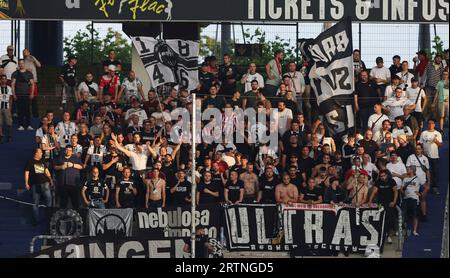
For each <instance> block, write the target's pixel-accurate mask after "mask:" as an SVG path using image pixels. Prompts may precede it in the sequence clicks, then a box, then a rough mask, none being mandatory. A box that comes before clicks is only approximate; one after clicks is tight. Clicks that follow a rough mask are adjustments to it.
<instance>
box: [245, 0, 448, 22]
mask: <svg viewBox="0 0 450 278" xmlns="http://www.w3.org/2000/svg"><path fill="white" fill-rule="evenodd" d="M247 1H248V14H247V17H248V19H255V20H264V19H271V20H327V19H328V18H331V19H333V20H336V21H338V20H342V19H343V18H344V17H345V16H346V15H349V14H346V13H345V11H346V9H349V7H350V9H351V8H354V11H353V12H352V11H350V14H352V15H354V19H355V20H357V21H359V20H360V21H365V20H368V19H370V16H371V13H373V14H376V15H377V16H378V14H380V13H381V17H382V20H386V21H390V20H392V21H397V20H398V21H404V20H408V21H415V20H417V17H418V13H421V16H422V17H423V19H424V20H427V21H432V20H435V19H436V17H438V18H439V20H442V21H447V20H448V14H449V2H448V1H446V0H421V1H419V0H395V1H394V0H285V1H277V0H247ZM313 2H315V3H314V4H315V5H318V8H316V9H313V8H312V4H313ZM419 2H421V4H422V9H421V10H420V11H419V10H418V7H419V5H418V3H419ZM327 11H328V12H329V16H328V15H327Z"/></svg>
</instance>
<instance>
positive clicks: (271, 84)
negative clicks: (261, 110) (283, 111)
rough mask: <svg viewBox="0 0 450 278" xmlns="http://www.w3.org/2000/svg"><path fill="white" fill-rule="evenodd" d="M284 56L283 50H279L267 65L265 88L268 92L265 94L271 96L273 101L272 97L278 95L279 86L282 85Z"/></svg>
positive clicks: (270, 98)
mask: <svg viewBox="0 0 450 278" xmlns="http://www.w3.org/2000/svg"><path fill="white" fill-rule="evenodd" d="M283 58H284V52H283V51H282V50H277V51H275V53H274V58H273V59H272V60H270V61H269V63H267V65H266V74H267V79H266V84H265V86H264V90H265V92H266V94H265V96H266V97H267V98H269V100H270V101H273V99H272V98H273V97H275V96H276V95H277V91H278V88H279V87H280V85H281V81H282V75H283V69H282V63H283Z"/></svg>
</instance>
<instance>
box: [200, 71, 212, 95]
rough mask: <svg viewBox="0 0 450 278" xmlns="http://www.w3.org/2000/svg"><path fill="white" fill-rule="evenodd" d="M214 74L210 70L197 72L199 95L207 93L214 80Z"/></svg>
mask: <svg viewBox="0 0 450 278" xmlns="http://www.w3.org/2000/svg"><path fill="white" fill-rule="evenodd" d="M214 79H215V78H214V75H213V74H212V73H210V72H201V71H199V72H198V81H199V82H200V85H201V87H200V90H199V92H198V93H199V94H200V95H208V94H209V89H210V88H211V86H212V83H213V82H214Z"/></svg>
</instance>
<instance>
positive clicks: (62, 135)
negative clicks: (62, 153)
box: [55, 122, 78, 148]
mask: <svg viewBox="0 0 450 278" xmlns="http://www.w3.org/2000/svg"><path fill="white" fill-rule="evenodd" d="M55 132H56V134H58V142H59V144H60V145H61V148H65V147H66V146H67V145H70V137H71V136H72V135H73V134H76V133H78V128H77V125H76V124H75V123H74V122H70V123H64V122H59V123H58V124H57V125H56V128H55Z"/></svg>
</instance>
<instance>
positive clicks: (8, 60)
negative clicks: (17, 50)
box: [0, 45, 19, 85]
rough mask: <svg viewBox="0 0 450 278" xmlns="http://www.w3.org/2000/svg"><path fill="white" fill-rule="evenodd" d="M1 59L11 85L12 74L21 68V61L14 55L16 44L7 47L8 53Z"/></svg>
mask: <svg viewBox="0 0 450 278" xmlns="http://www.w3.org/2000/svg"><path fill="white" fill-rule="evenodd" d="M0 59H1V63H2V68H3V74H4V75H6V78H7V79H8V85H11V81H12V79H11V77H12V74H13V73H14V72H15V71H16V70H17V69H18V68H19V61H18V60H17V58H16V57H15V55H14V46H12V45H9V46H8V47H7V48H6V54H5V55H3V56H2V57H1V58H0Z"/></svg>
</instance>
